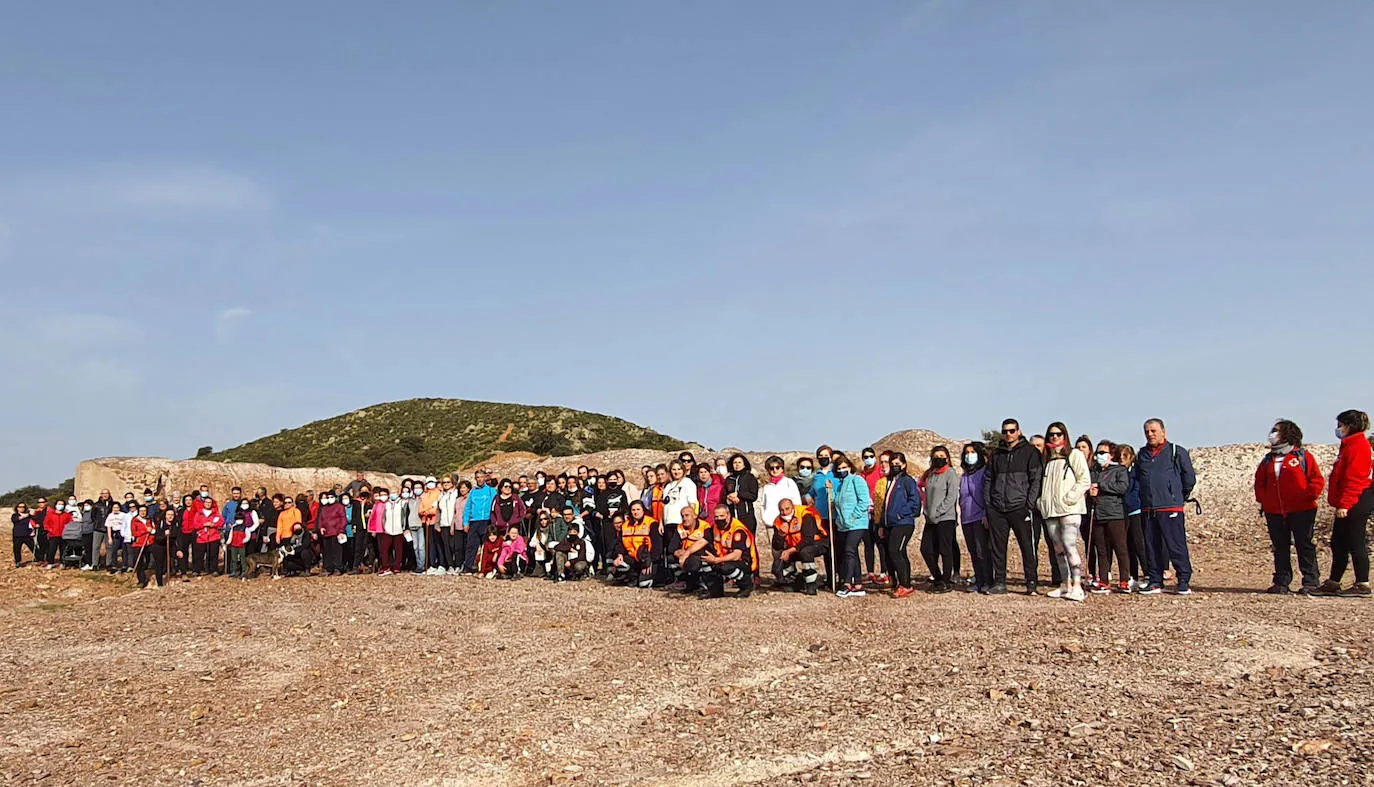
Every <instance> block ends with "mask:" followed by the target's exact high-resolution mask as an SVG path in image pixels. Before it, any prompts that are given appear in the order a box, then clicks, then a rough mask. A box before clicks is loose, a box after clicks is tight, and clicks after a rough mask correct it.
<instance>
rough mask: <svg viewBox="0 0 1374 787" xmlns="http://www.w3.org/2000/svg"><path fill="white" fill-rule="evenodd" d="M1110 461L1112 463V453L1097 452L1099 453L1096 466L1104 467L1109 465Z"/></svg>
mask: <svg viewBox="0 0 1374 787" xmlns="http://www.w3.org/2000/svg"><path fill="white" fill-rule="evenodd" d="M1111 463H1112V455H1111V454H1105V453H1099V454H1097V466H1098V467H1106V466H1107V465H1109V464H1111Z"/></svg>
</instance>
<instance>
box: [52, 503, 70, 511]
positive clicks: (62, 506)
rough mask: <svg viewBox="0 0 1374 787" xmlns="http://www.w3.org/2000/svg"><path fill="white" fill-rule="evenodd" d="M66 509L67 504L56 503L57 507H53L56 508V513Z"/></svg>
mask: <svg viewBox="0 0 1374 787" xmlns="http://www.w3.org/2000/svg"><path fill="white" fill-rule="evenodd" d="M66 507H67V504H66V503H58V504H57V505H55V506H53V508H56V509H57V510H58V511H61V510H62V509H64V508H66Z"/></svg>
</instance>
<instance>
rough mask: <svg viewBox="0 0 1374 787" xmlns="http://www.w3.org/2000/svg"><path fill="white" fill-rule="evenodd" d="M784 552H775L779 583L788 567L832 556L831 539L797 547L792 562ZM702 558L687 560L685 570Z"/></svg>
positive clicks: (775, 570)
mask: <svg viewBox="0 0 1374 787" xmlns="http://www.w3.org/2000/svg"><path fill="white" fill-rule="evenodd" d="M782 552H783V550H781V549H778V550H775V551H774V552H773V576H774V578H776V579H777V580H778V581H779V582H782V581H783V578H784V574H785V572H786V570H787V568H788V566H797V565H799V564H801V563H814V562H816V561H817V560H824V559H825V558H826V556H827V555H829V554H830V539H828V538H827V539H823V540H821V541H814V542H812V543H810V544H807V545H806V546H801V547H797V551H796V552H795V553H794V554H793V555H792V559H791V560H783V559H782ZM700 556H701V553H700V552H698V553H697V554H695V555H692V556H691V557H689V558H687V565H684V566H683V569H684V570H686V571H690V570H691V569H690V566H691V563H692V561H693V559H695V560H696V561H697V562H698V563H700V562H701V557H700Z"/></svg>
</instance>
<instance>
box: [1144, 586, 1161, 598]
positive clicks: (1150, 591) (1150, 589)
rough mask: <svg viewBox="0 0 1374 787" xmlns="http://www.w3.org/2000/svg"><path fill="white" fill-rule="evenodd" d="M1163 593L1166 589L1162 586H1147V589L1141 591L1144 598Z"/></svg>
mask: <svg viewBox="0 0 1374 787" xmlns="http://www.w3.org/2000/svg"><path fill="white" fill-rule="evenodd" d="M1163 592H1164V587H1163V586H1162V585H1146V586H1145V589H1144V590H1142V591H1140V595H1142V596H1158V595H1159V594H1160V593H1163Z"/></svg>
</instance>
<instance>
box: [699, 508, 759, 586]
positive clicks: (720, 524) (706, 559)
mask: <svg viewBox="0 0 1374 787" xmlns="http://www.w3.org/2000/svg"><path fill="white" fill-rule="evenodd" d="M712 518H713V521H714V525H713V526H712V527H711V535H712V539H711V542H712V543H711V545H712V547H713V549H712V551H709V552H706V553H705V554H703V555H702V556H701V561H702V562H703V563H705V564H706V566H707V568H708V569H709V570H708V571H707V572H706V573H705V576H704V577H703V578H704V579H705V581H706V589H705V590H703V591H702V592H701V597H702V598H724V597H725V584H726V583H727V582H730V581H734V583H735V587H737V588H739V597H740V598H749V594H750V593H753V592H754V572H756V571H758V570H759V553H758V550H757V549H755V547H754V534H753V533H752V532H751V531H750V530H749V528H748V527H746V526H745V525H744V523H743V522H741V521H739V520H738V519H736V518H735V517H732V516H730V507H729V506H727V505H725V504H724V503H722V504H721V505H718V506H716V510H715V511H714V512H713V514H712Z"/></svg>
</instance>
